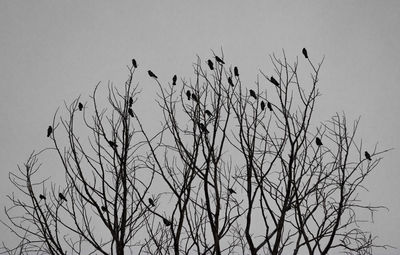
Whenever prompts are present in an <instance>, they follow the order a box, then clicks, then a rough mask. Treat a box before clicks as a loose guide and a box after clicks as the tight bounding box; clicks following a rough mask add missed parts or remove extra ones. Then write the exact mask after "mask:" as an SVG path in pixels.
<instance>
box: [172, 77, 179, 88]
mask: <svg viewBox="0 0 400 255" xmlns="http://www.w3.org/2000/svg"><path fill="white" fill-rule="evenodd" d="M177 79H178V77H177V76H176V74H175V75H174V77H172V85H174V86H175V85H176V80H177Z"/></svg>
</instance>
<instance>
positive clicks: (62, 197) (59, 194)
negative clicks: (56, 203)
mask: <svg viewBox="0 0 400 255" xmlns="http://www.w3.org/2000/svg"><path fill="white" fill-rule="evenodd" d="M58 197H59V198H60V199H61V200H65V201H67V199H66V198H65V197H64V195H63V194H62V193H58Z"/></svg>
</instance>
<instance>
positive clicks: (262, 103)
mask: <svg viewBox="0 0 400 255" xmlns="http://www.w3.org/2000/svg"><path fill="white" fill-rule="evenodd" d="M260 106H261V111H264V109H265V103H264V101H261V104H260Z"/></svg>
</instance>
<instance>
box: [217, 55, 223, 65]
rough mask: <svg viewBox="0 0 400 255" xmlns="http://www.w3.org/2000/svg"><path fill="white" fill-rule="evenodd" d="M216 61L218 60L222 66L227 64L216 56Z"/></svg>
mask: <svg viewBox="0 0 400 255" xmlns="http://www.w3.org/2000/svg"><path fill="white" fill-rule="evenodd" d="M215 60H217V62H218V63H220V64H221V65H224V64H225V62H224V61H223V60H222V59H221V58H220V57H218V56H215Z"/></svg>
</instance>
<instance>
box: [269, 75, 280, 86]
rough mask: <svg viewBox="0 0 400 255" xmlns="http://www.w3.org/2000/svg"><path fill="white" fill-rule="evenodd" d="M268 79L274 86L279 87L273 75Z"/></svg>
mask: <svg viewBox="0 0 400 255" xmlns="http://www.w3.org/2000/svg"><path fill="white" fill-rule="evenodd" d="M269 81H270V82H272V84H274V85H275V86H277V87H279V82H278V81H277V80H275V78H274V76H271V79H270V80H269Z"/></svg>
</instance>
